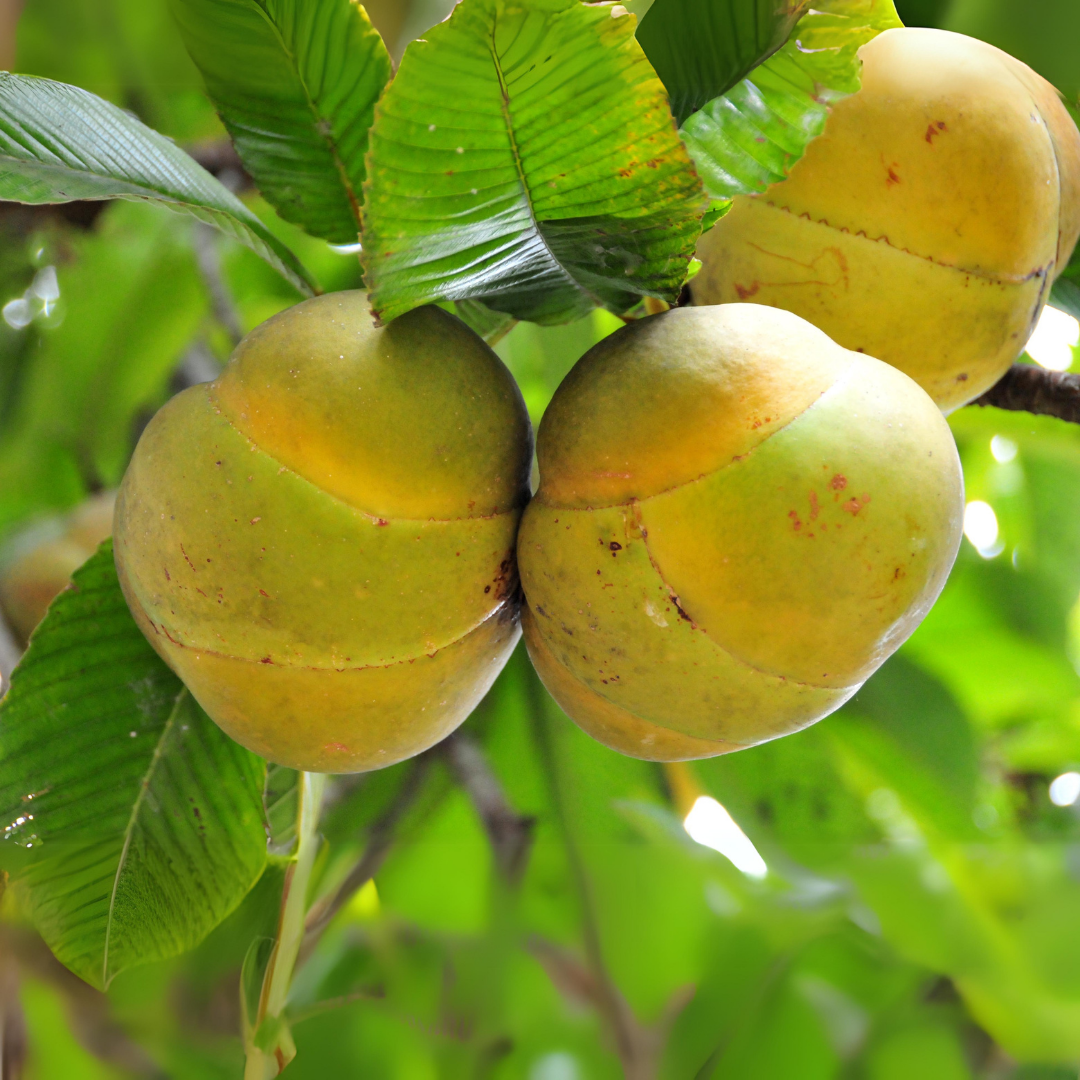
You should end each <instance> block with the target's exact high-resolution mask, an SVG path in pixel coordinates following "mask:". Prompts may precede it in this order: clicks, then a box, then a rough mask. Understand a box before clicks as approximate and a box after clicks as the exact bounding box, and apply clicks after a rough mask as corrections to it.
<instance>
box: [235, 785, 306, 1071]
mask: <svg viewBox="0 0 1080 1080" xmlns="http://www.w3.org/2000/svg"><path fill="white" fill-rule="evenodd" d="M325 780H326V778H325V776H324V775H323V774H322V773H309V772H305V773H301V774H300V799H299V808H298V810H297V819H296V834H297V845H296V855H295V857H294V861H293V863H292V865H291V866H290V867H289V869H288V871H287V872H286V875H285V885H284V888H283V889H282V893H281V915H280V918H279V921H278V935H277V941H276V943H275V945H274V949H273V952H272V953H271V954H270V960H269V963H268V964H267V966H266V974H265V975H264V976H263V983H262V993H261V995H260V996H259V1007H258V1012H257V1014H256V1016H255V1017H254V1018H253V1020H252V1021H250V1022H249V1024H248V1025H247V1030H246V1031H245V1037H244V1041H245V1049H246V1052H247V1064H246V1067H245V1069H244V1080H270V1078H272V1077H275V1076H278V1075H279V1074H280V1073H281V1071H282V1070H283V1069H284V1068H285V1066H286V1065H288V1063H289V1062H290V1061H291V1060H292V1059H293V1058H294V1057H295V1056H296V1046H295V1045H294V1043H293V1040H292V1034H291V1032H290V1031H289V1028H288V1025H287V1024H286V1023H285V1021H284V1012H285V1005H286V1003H287V1000H288V996H289V987H290V986H291V985H292V977H293V971H294V969H295V967H296V958H297V956H298V954H299V952H300V945H301V943H302V941H303V939H304V921H305V918H306V915H307V892H308V885H309V884H310V881H311V869H312V867H313V866H314V864H315V855H316V853H317V852H318V850H319V834H318V831H317V830H318V825H319V810H320V807H321V806H322V797H323V788H324V785H325Z"/></svg>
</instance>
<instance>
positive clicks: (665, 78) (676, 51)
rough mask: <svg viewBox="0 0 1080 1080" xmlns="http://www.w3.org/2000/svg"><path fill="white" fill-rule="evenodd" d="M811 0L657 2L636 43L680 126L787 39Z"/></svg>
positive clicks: (644, 22)
mask: <svg viewBox="0 0 1080 1080" xmlns="http://www.w3.org/2000/svg"><path fill="white" fill-rule="evenodd" d="M808 6H809V0H656V3H654V4H653V5H652V7H651V8H649V10H648V12H647V13H646V14H645V17H644V18H643V19H642V20H641V26H640V27H638V32H637V39H638V41H640V42H641V47H642V48H643V49H644V50H645V55H646V56H647V57H648V58H649V62H650V63H651V64H652V66H653V67H654V68H656V73H657V75H659V76H660V79H661V81H662V82H663V84H664V86H666V87H667V91H668V94H669V95H670V97H671V110H672V112H674V113H675V118H676V119H677V120H678V121H679V123H682V122H683V121H684V120H685V119H686V118H687V117H688V116H689V115H690V114H691V113H693V112H696V111H697V110H698V109H700V108H701V107H702V106H703V105H704V104H705V103H706V102H709V101H711V100H712V99H713V98H715V97H719V96H720V95H721V94H723V93H724V92H725V91H727V90H730V89H731V87H732V86H734V85H735V83H737V82H738V81H739V80H740V79H741V78H743V76H744V75H747V74H749V72H750V71H751V69H752V68H755V67H757V65H758V64H760V63H761V62H762V61H764V60H766V59H767V58H768V57H769V56H771V55H772V54H773V53H774V52H776V50H777V49H779V48H780V47H781V46H782V45H783V44H784V43H785V42H786V41H787V39H788V36H789V35H790V33H791V31H792V30H793V29H794V27H795V24H796V23H797V22H798V21H799V18H800V16H801V15H802V14H803V12H805V10H806V9H807V7H808Z"/></svg>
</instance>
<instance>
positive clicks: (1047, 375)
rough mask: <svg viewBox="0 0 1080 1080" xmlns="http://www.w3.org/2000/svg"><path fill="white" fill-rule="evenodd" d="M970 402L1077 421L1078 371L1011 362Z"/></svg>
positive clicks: (1079, 407) (1079, 402)
mask: <svg viewBox="0 0 1080 1080" xmlns="http://www.w3.org/2000/svg"><path fill="white" fill-rule="evenodd" d="M972 405H995V406H996V407H997V408H999V409H1009V410H1010V411H1012V412H1028V413H1034V414H1035V415H1036V416H1055V417H1057V419H1059V420H1066V421H1068V422H1069V423H1073V424H1080V375H1072V374H1069V373H1068V372H1065V371H1047V370H1046V369H1045V368H1041V367H1036V366H1035V365H1034V364H1013V366H1012V367H1011V368H1009V370H1008V371H1007V372H1005V374H1004V376H1002V378H1001V379H1000V380H999V381H998V382H997V383H996V384H995V385H994V386H992V387H990V389H989V390H987V391H986V393H985V394H983V395H982V397H979V398H976V399H975V400H974V401H973V402H972Z"/></svg>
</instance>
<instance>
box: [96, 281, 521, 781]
mask: <svg viewBox="0 0 1080 1080" xmlns="http://www.w3.org/2000/svg"><path fill="white" fill-rule="evenodd" d="M530 457H531V434H530V428H529V421H528V416H527V414H526V411H525V406H524V403H523V401H522V399H521V395H520V393H519V392H518V389H517V386H516V384H515V383H514V380H513V378H512V377H511V375H510V373H509V372H508V371H507V370H506V368H505V367H504V366H503V365H502V363H501V362H500V360H499V359H498V357H496V355H495V354H494V353H493V352H492V351H491V349H489V348H488V347H487V345H485V344H484V342H483V341H482V340H481V339H480V338H479V337H477V335H476V334H474V333H473V332H472V331H471V330H470V329H469V328H468V327H466V326H465V325H464V324H463V323H461V322H459V321H458V320H457V319H456V318H454V317H453V316H451V315H448V314H447V313H446V312H444V311H442V310H440V309H439V308H435V307H425V308H420V309H418V310H416V311H413V312H410V313H409V314H408V315H404V316H402V317H401V318H400V319H397V320H395V321H394V322H393V323H391V324H390V325H389V326H387V327H385V328H382V329H376V328H375V327H373V326H372V323H371V318H370V316H369V315H368V311H367V303H366V298H365V297H364V295H363V294H362V293H356V292H352V293H333V294H331V295H328V296H323V297H319V298H317V299H315V300H308V301H305V302H304V303H302V304H299V305H297V306H296V307H294V308H292V309H290V310H289V311H286V312H283V313H282V314H280V315H277V316H275V317H274V318H273V319H270V320H269V321H268V322H266V323H264V324H263V325H262V326H260V327H258V328H257V329H256V330H254V331H253V332H252V333H251V334H249V335H248V336H247V337H246V338H245V339H244V340H243V341H242V342H241V343H240V345H239V347H238V348H237V350H236V352H235V353H234V355H233V358H232V360H231V362H230V363H229V365H228V367H227V368H226V369H225V372H224V373H223V374H222V375H221V377H220V378H219V379H218V380H217V381H216V382H213V383H209V384H205V385H202V386H196V387H193V388H192V389H190V390H186V391H184V393H182V394H180V395H178V396H177V397H176V398H174V399H173V400H172V401H170V402H169V403H168V404H167V405H166V406H165V407H164V408H163V409H162V410H161V411H160V412H159V413H158V414H157V416H156V417H154V419H153V421H152V422H151V423H150V425H149V426H148V427H147V429H146V431H145V432H144V434H143V436H142V439H141V440H140V441H139V445H138V447H137V449H136V451H135V456H134V458H133V459H132V462H131V465H130V467H129V469H128V472H127V475H126V476H125V477H124V482H123V484H122V486H121V490H120V498H119V502H118V504H117V515H116V538H115V545H116V561H117V567H118V569H119V572H120V580H121V584H122V585H123V588H124V592H125V595H126V596H127V599H128V603H129V605H130V606H131V609H132V612H133V613H134V615H135V618H136V619H137V620H138V622H139V624H140V626H141V627H142V628H143V631H144V633H145V634H146V636H147V638H148V639H149V640H150V642H151V644H153V646H154V647H155V648H156V649H157V650H158V652H159V653H160V654H161V656H162V657H163V658H164V659H165V660H166V661H167V662H168V663H169V664H170V665H171V666H172V667H173V669H174V670H175V671H176V672H177V674H179V675H180V677H181V678H182V679H183V680H184V682H185V683H187V685H188V687H189V688H190V689H191V691H192V693H193V694H194V695H195V697H196V699H197V700H198V701H199V703H200V704H201V705H202V706H203V708H204V709H205V710H206V711H207V712H208V713H209V714H210V716H212V717H213V718H214V720H216V721H217V723H218V724H219V725H220V726H221V727H222V728H224V730H225V731H226V732H228V734H230V735H231V736H233V738H235V739H236V740H237V741H238V742H240V743H243V744H244V745H245V746H247V747H249V748H250V749H252V750H254V751H255V752H256V753H259V754H262V755H263V756H264V757H267V758H269V759H271V760H272V761H277V762H280V763H282V764H285V765H290V766H292V767H294V768H298V769H308V770H312V771H321V772H354V771H360V770H366V769H373V768H379V767H381V766H384V765H389V764H392V763H393V762H395V761H400V760H402V759H403V758H407V757H409V756H411V755H413V754H416V753H418V752H420V751H421V750H424V749H425V748H427V747H428V746H431V745H432V744H433V743H436V742H438V741H439V740H440V739H442V738H444V737H445V736H446V735H447V734H449V733H450V732H451V731H452V730H453V729H454V728H455V727H456V726H457V725H458V724H460V723H461V721H462V720H464V719H465V717H466V716H468V714H469V712H470V711H471V710H472V709H473V707H474V706H475V705H476V703H477V702H478V701H479V700H480V698H481V697H482V696H483V695H484V693H485V692H486V691H487V689H488V687H489V686H490V685H491V683H492V681H493V680H494V678H495V676H496V675H497V674H498V672H499V670H500V669H501V668H502V666H503V664H504V663H505V661H506V659H507V657H508V656H509V654H510V651H511V649H512V648H513V646H514V643H515V641H516V640H517V636H518V633H519V631H518V622H517V610H516V609H517V601H516V600H515V593H516V590H517V577H516V570H515V567H514V536H515V534H516V532H517V526H518V520H519V517H520V515H521V509H522V507H523V506H524V504H525V501H526V499H527V498H528V475H529V462H530Z"/></svg>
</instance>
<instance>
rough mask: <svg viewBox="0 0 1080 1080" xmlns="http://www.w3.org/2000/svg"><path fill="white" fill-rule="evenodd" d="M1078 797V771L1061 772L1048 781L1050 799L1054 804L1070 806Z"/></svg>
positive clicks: (1079, 793)
mask: <svg viewBox="0 0 1080 1080" xmlns="http://www.w3.org/2000/svg"><path fill="white" fill-rule="evenodd" d="M1077 799H1080V773H1078V772H1067V773H1062V774H1061V776H1059V777H1057V779H1055V780H1052V781H1051V782H1050V801H1051V802H1052V803H1053V804H1054V805H1055V806H1072V805H1073V804H1074V803H1075V802H1076V800H1077Z"/></svg>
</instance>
